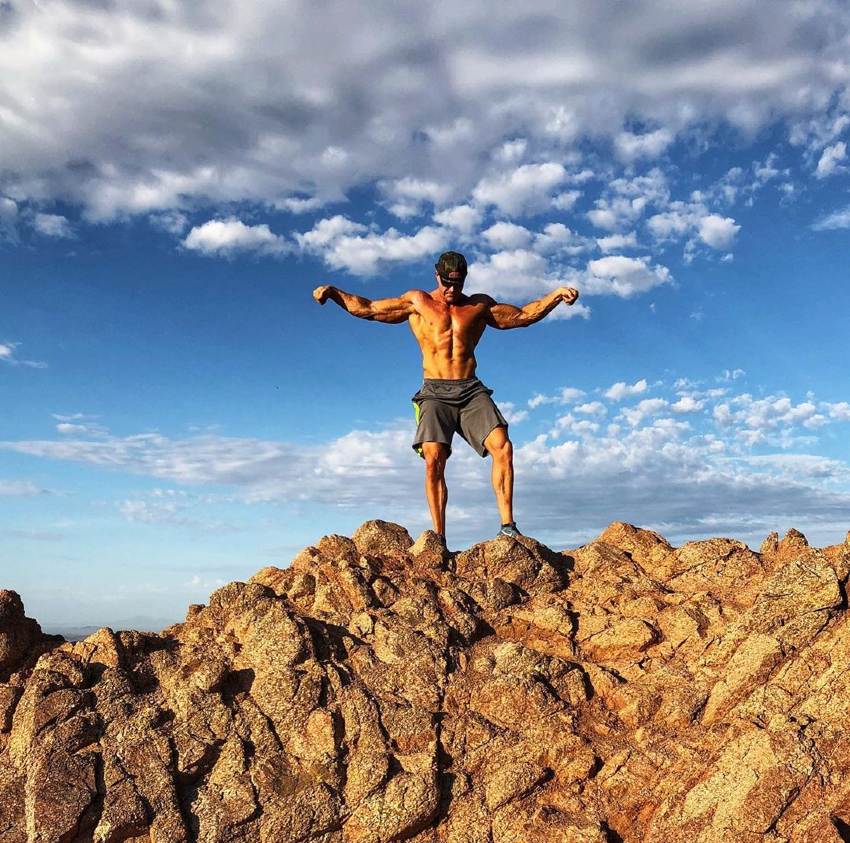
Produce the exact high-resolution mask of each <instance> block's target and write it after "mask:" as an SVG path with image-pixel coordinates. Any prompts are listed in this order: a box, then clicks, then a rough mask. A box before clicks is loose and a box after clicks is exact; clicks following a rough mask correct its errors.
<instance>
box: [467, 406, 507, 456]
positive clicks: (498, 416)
mask: <svg viewBox="0 0 850 843" xmlns="http://www.w3.org/2000/svg"><path fill="white" fill-rule="evenodd" d="M497 427H498V428H503V429H504V431H505V435H507V427H508V422H507V419H505V417H504V416H503V415H502V413H501V411H500V410H499V408H498V407H497V406H496V404H495V402H494V401H493V399H492V398H491V397H490V396H489V394H488V393H486V392H480V393H479V394H478V395H476V396H475V397H474V398H472V399H471V400H470V401H469V403H468V404H467V405H466V406H465V407H464V408H463V409H462V410H461V413H460V435H461V436H463V438H464V439H466V441H467V442H469V444H470V445H471V446H472V447H473V448H474V449H475V451H476V452H477V453H478V454H479V455H480V456H482V457H486V456H487V447H486V446H485V444H484V441H485V440H486V439H487V437H488V436H489V435H490V433H492V432H493V430H494V429H495V428H497Z"/></svg>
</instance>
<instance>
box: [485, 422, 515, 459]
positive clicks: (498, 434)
mask: <svg viewBox="0 0 850 843" xmlns="http://www.w3.org/2000/svg"><path fill="white" fill-rule="evenodd" d="M484 446H485V447H486V448H487V452H488V453H489V454H490V455H491V456H492V457H493V459H494V460H495V461H496V462H510V461H511V460H512V459H513V455H514V446H513V444H512V443H511V440H510V439H509V438H508V432H507V430H506V429H505V428H504V427H494V428H493V430H491V431H490V434H489V436H488V437H487V438H486V439H485V440H484Z"/></svg>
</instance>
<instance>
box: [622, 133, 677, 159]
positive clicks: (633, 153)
mask: <svg viewBox="0 0 850 843" xmlns="http://www.w3.org/2000/svg"><path fill="white" fill-rule="evenodd" d="M672 142H673V133H672V132H671V131H670V130H669V129H656V130H655V131H654V132H647V133H646V134H643V135H635V134H632V133H631V132H621V133H620V134H619V135H617V136H616V137H615V138H614V150H615V152H616V153H617V157H618V158H620V160H622V161H626V162H631V161H634V160H636V159H638V158H657V157H658V156H659V155H660V154H661V153H662V152H664V150H665V149H667V147H668V146H670V144H671V143H672Z"/></svg>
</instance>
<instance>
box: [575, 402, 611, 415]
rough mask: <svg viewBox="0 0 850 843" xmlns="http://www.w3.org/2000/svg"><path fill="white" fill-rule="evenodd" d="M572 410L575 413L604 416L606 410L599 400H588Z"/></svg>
mask: <svg viewBox="0 0 850 843" xmlns="http://www.w3.org/2000/svg"><path fill="white" fill-rule="evenodd" d="M574 410H575V412H576V413H583V414H584V415H587V416H604V415H606V414H607V412H608V410H607V409H606V408H605V405H604V404H603V403H602V402H601V401H588V402H586V403H584V404H579V405H577V406H576V407H575V408H574Z"/></svg>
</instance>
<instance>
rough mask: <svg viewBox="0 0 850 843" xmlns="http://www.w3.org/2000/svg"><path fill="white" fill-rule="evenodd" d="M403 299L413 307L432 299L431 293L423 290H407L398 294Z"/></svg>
mask: <svg viewBox="0 0 850 843" xmlns="http://www.w3.org/2000/svg"><path fill="white" fill-rule="evenodd" d="M400 298H401V299H403V300H404V301H409V302H410V303H411V304H412V305H413V306H414V307H420V306H421V305H422V304H424V303H425V302H429V301H433V299H432V298H431V294H430V293H428V292H426V291H425V290H408V291H407V292H406V293H402V294H401V296H400Z"/></svg>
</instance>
